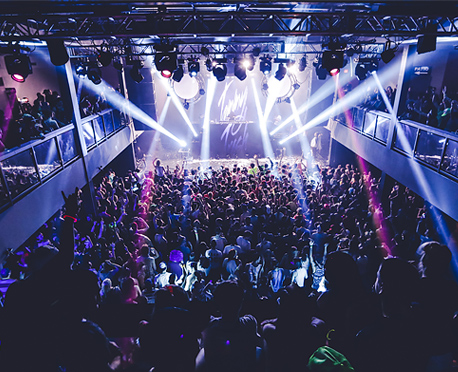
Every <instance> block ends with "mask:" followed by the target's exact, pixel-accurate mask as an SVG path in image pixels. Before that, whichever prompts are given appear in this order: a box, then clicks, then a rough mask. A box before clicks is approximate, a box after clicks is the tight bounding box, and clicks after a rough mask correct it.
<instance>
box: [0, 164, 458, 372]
mask: <svg viewBox="0 0 458 372" xmlns="http://www.w3.org/2000/svg"><path fill="white" fill-rule="evenodd" d="M378 188H379V183H378V180H377V179H376V178H375V177H374V176H373V175H372V174H371V173H362V172H360V171H359V170H358V169H357V168H355V167H353V166H351V165H346V166H341V165H339V166H337V167H335V168H333V167H322V168H320V167H319V166H317V165H311V166H309V167H306V166H305V165H304V164H303V163H302V161H301V160H298V161H296V162H294V163H289V164H282V162H281V161H280V162H279V163H276V162H274V161H269V162H268V163H267V164H260V162H259V160H258V159H257V158H255V159H254V160H253V162H252V163H251V164H250V165H249V166H247V167H243V166H239V165H237V164H234V166H233V167H221V168H219V169H211V168H210V169H208V170H204V169H200V168H197V169H187V167H186V166H185V164H183V165H182V166H180V165H177V166H176V168H174V169H169V168H168V167H164V165H163V164H162V163H161V161H160V160H158V159H155V161H154V164H153V167H152V171H150V172H145V173H144V174H139V173H137V172H134V171H132V172H128V174H127V175H126V176H124V177H121V176H119V175H117V174H116V173H115V172H114V171H109V172H108V173H107V174H106V175H105V176H104V177H103V179H102V180H101V182H100V184H98V185H97V186H96V187H95V190H94V192H95V197H96V201H97V211H96V213H95V214H94V213H92V214H91V213H88V212H87V211H86V212H85V208H84V205H82V203H81V191H79V190H76V191H75V193H74V194H71V195H69V196H65V195H64V200H65V207H64V208H63V210H62V213H61V214H60V215H59V216H58V217H56V218H55V219H53V220H52V221H50V222H49V223H48V224H46V225H45V226H43V228H42V229H40V231H39V233H38V234H37V235H36V236H34V237H33V239H31V240H29V241H28V242H27V244H26V245H25V246H24V247H21V249H19V250H17V251H16V252H9V254H8V257H7V258H6V259H5V261H4V263H3V268H2V271H1V275H2V276H3V277H4V278H6V277H9V278H14V279H21V278H24V277H25V279H21V280H17V281H15V282H14V283H13V284H11V286H10V287H9V289H8V292H7V293H6V296H5V298H4V299H3V300H2V302H1V303H2V305H3V308H2V309H1V310H2V313H1V322H2V323H1V324H0V340H1V347H0V363H1V365H2V366H4V367H5V368H6V369H5V370H11V371H13V370H14V371H30V370H32V368H33V369H39V370H46V371H62V370H65V371H70V372H71V371H110V370H122V371H132V372H134V371H155V372H160V371H172V372H175V371H223V372H224V371H234V370H237V371H247V372H248V371H266V372H267V371H268V372H274V371H324V370H326V371H327V370H332V371H342V372H343V371H354V370H356V371H361V372H365V371H368V372H377V371H380V372H382V371H383V372H386V371H400V372H401V371H402V372H405V371H437V372H439V371H446V370H447V371H448V370H450V368H452V366H453V360H454V358H455V356H456V351H457V338H456V337H457V332H456V325H455V320H454V314H455V312H456V311H458V285H457V284H456V282H455V281H454V280H453V279H452V275H451V271H450V263H451V252H450V250H449V249H448V248H447V247H446V246H444V245H442V244H440V243H438V242H437V240H438V239H439V237H438V236H437V234H436V233H435V227H434V225H433V220H432V219H430V218H429V217H428V210H427V209H425V208H424V202H423V200H421V199H420V198H419V197H418V196H417V195H415V194H414V193H413V192H412V191H410V190H409V189H407V188H403V187H402V186H401V185H397V184H396V185H395V186H394V187H393V189H392V191H391V193H390V194H389V196H388V197H387V199H386V200H380V199H381V192H380V191H379V189H378ZM108 318H109V319H111V320H112V321H111V323H110V322H109V321H108V320H107V319H108ZM102 329H103V330H102ZM104 331H105V332H104ZM107 336H109V337H110V338H108V337H107ZM324 368H328V369H324ZM332 368H335V369H332ZM447 368H448V369H447Z"/></svg>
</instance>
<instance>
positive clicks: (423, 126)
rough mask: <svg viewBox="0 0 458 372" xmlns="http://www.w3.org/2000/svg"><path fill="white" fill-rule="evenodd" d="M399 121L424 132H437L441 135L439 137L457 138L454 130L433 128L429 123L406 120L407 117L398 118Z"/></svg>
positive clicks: (457, 135)
mask: <svg viewBox="0 0 458 372" xmlns="http://www.w3.org/2000/svg"><path fill="white" fill-rule="evenodd" d="M399 122H400V123H402V124H406V125H409V126H411V127H416V128H418V129H421V130H422V131H424V132H430V133H434V134H437V135H438V136H441V137H446V138H451V139H453V140H457V139H458V134H455V133H454V132H448V131H446V130H444V129H437V128H434V127H430V126H429V125H426V124H422V123H417V122H416V121H412V120H408V119H405V120H399Z"/></svg>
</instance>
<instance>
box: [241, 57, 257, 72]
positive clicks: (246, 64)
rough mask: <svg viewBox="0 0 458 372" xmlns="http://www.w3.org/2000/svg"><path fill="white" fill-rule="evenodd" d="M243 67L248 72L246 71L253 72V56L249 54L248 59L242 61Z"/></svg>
mask: <svg viewBox="0 0 458 372" xmlns="http://www.w3.org/2000/svg"><path fill="white" fill-rule="evenodd" d="M242 63H243V66H244V67H245V68H246V69H247V70H248V71H253V70H254V65H255V63H256V60H255V59H254V55H253V54H250V55H249V56H248V57H245V59H244V60H243V62H242Z"/></svg>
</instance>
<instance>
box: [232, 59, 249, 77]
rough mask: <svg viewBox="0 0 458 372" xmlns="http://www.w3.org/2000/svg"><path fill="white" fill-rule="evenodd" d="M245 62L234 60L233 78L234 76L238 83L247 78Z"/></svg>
mask: <svg viewBox="0 0 458 372" xmlns="http://www.w3.org/2000/svg"><path fill="white" fill-rule="evenodd" d="M245 62H246V61H242V60H240V59H236V60H235V61H234V76H236V77H237V78H238V79H239V80H240V81H243V80H245V79H246V77H247V74H246V70H247V68H246V67H245Z"/></svg>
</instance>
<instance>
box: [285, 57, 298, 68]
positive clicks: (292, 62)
mask: <svg viewBox="0 0 458 372" xmlns="http://www.w3.org/2000/svg"><path fill="white" fill-rule="evenodd" d="M295 63H296V61H295V60H293V59H290V60H289V61H288V62H286V67H287V68H291V67H293V66H294V64H295Z"/></svg>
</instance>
